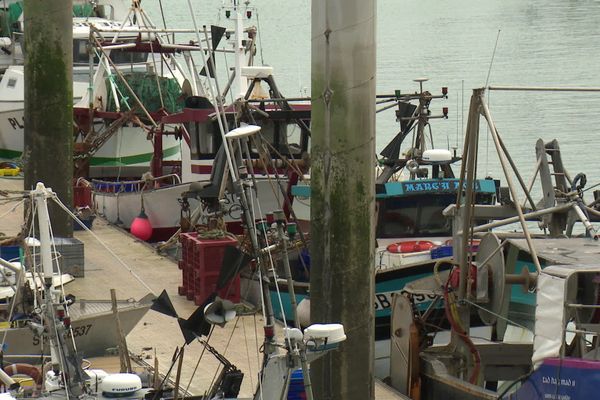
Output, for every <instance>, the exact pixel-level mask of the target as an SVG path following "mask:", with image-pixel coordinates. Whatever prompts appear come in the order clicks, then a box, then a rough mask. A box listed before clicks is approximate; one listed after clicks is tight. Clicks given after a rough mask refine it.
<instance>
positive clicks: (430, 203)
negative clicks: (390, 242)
mask: <svg viewBox="0 0 600 400" xmlns="http://www.w3.org/2000/svg"><path fill="white" fill-rule="evenodd" d="M454 201H456V195H455V194H444V195H441V194H440V195H436V196H433V195H431V194H427V195H424V196H421V197H418V198H417V197H415V196H407V197H398V198H389V199H385V200H382V201H381V203H380V209H379V214H378V219H379V222H378V224H377V229H378V237H381V238H402V237H412V236H448V235H450V234H451V232H452V222H451V220H450V219H448V218H446V217H444V215H443V214H442V211H444V209H445V208H446V207H447V206H448V205H449V204H452V203H453V202H454Z"/></svg>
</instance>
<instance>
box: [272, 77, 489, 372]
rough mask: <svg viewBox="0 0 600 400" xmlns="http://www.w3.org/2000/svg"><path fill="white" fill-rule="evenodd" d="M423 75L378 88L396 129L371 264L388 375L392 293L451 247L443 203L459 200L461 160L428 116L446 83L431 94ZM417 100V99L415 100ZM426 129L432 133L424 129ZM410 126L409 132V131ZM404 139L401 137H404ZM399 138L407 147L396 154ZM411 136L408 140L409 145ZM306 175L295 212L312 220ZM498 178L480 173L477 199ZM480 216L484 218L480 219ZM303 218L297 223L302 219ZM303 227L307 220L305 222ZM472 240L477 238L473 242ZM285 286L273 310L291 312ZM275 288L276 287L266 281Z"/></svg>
mask: <svg viewBox="0 0 600 400" xmlns="http://www.w3.org/2000/svg"><path fill="white" fill-rule="evenodd" d="M425 81H426V79H424V78H420V79H417V80H416V82H417V83H418V84H419V91H417V92H415V93H409V94H402V92H400V91H398V92H397V93H395V94H393V95H386V96H378V99H377V102H378V104H380V105H381V104H382V105H383V106H381V108H380V109H379V111H385V110H388V109H390V108H396V113H395V114H396V119H397V121H398V122H399V125H400V132H399V133H398V134H397V135H396V136H395V137H394V138H393V139H392V141H391V142H390V143H389V144H388V145H387V146H386V147H385V148H384V149H383V150H382V152H381V155H382V158H381V160H379V164H380V166H381V168H379V169H378V177H377V181H376V201H377V204H378V213H377V226H376V239H377V250H376V251H377V253H376V257H375V260H376V263H375V265H374V271H375V298H374V299H373V306H374V308H375V338H376V368H375V370H376V374H377V376H379V377H382V378H383V377H385V376H387V373H388V372H387V371H389V364H388V361H389V359H388V356H389V339H390V311H391V305H392V297H393V296H394V295H395V294H400V293H402V292H403V288H404V286H405V285H406V284H408V283H410V282H411V281H413V280H415V279H419V278H422V277H424V276H427V275H430V274H431V273H432V271H433V267H434V265H435V262H436V260H437V259H439V258H447V257H449V256H451V255H452V243H451V241H450V239H451V237H452V224H451V220H450V219H447V218H446V217H445V216H444V210H445V209H446V208H447V207H448V206H449V205H451V204H453V203H454V202H455V200H456V196H457V194H458V193H459V192H460V191H461V190H460V189H461V187H462V186H461V184H460V179H459V178H458V177H456V176H455V174H454V171H453V165H455V164H456V163H458V162H459V161H461V157H459V156H457V155H456V153H455V151H454V152H452V151H451V150H450V149H440V148H436V147H435V145H434V136H433V134H432V133H431V132H432V130H431V125H430V121H432V120H434V119H445V118H447V115H448V109H447V108H445V107H444V108H442V111H441V112H440V113H439V114H438V113H434V112H432V110H431V108H430V107H431V102H432V101H433V100H443V99H445V98H447V94H448V90H447V88H442V89H441V93H440V94H438V95H434V94H432V93H430V92H429V91H426V90H424V89H423V84H424V82H425ZM413 103H416V104H413ZM428 133H429V134H428ZM411 134H412V138H411ZM408 138H410V141H409V140H406V141H405V139H408ZM403 143H404V144H405V146H404V148H405V149H404V153H403V154H401V149H402V147H403V146H402V145H403ZM406 143H408V145H406ZM307 182H308V179H307V180H305V181H304V182H302V183H299V184H298V185H296V186H294V187H293V188H292V194H293V195H294V196H296V200H295V202H294V209H295V214H296V216H297V217H298V219H299V221H306V222H308V221H310V186H309V184H308V183H307ZM497 185H498V182H496V181H494V180H492V179H479V180H477V181H476V183H475V202H476V203H477V204H480V205H491V204H495V203H496V201H497V193H498V189H497ZM479 222H480V223H481V222H483V220H482V221H479ZM301 224H302V223H301ZM302 225H303V226H304V227H306V226H309V225H310V224H309V223H304V224H302ZM473 245H474V246H476V242H474V243H473ZM297 254H299V256H298V257H297V260H296V261H295V266H296V268H295V269H294V270H295V271H296V275H295V283H294V285H295V292H296V298H297V299H296V300H297V302H302V301H306V300H307V299H309V297H310V296H309V291H310V287H309V283H308V280H309V279H308V278H309V267H310V265H309V263H310V261H309V260H310V256H309V254H308V252H307V251H306V250H303V251H299V252H297ZM279 290H280V291H283V293H284V299H285V301H283V303H282V307H283V308H281V307H279V306H278V304H277V303H275V304H276V309H275V312H276V315H277V317H278V318H281V319H282V320H283V319H286V320H288V321H289V319H290V312H289V311H290V310H289V307H290V302H289V300H290V298H289V297H288V296H287V295H286V291H287V283H286V282H281V284H280V287H279ZM271 293H272V295H273V296H275V295H276V293H277V288H276V287H274V286H271ZM430 302H431V298H429V297H427V296H422V297H420V298H419V301H418V307H420V308H424V307H426V306H427V305H428V304H429V303H430Z"/></svg>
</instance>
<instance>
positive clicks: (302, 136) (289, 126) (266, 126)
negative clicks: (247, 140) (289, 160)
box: [252, 120, 309, 157]
mask: <svg viewBox="0 0 600 400" xmlns="http://www.w3.org/2000/svg"><path fill="white" fill-rule="evenodd" d="M258 125H260V127H261V131H260V133H261V135H262V137H263V139H264V140H266V141H267V142H268V143H269V144H270V145H271V146H272V147H271V148H269V151H271V153H272V154H271V155H272V156H273V157H277V153H279V154H282V155H285V156H297V157H300V156H301V155H302V153H303V152H305V151H308V146H309V139H308V138H309V135H308V133H307V132H306V131H305V130H304V129H303V128H301V127H300V126H299V125H298V124H296V123H295V122H287V121H277V120H263V121H259V122H258ZM273 149H275V150H276V152H275V151H273ZM252 152H253V153H254V154H255V155H257V154H258V151H257V149H256V147H255V146H254V145H253V146H252Z"/></svg>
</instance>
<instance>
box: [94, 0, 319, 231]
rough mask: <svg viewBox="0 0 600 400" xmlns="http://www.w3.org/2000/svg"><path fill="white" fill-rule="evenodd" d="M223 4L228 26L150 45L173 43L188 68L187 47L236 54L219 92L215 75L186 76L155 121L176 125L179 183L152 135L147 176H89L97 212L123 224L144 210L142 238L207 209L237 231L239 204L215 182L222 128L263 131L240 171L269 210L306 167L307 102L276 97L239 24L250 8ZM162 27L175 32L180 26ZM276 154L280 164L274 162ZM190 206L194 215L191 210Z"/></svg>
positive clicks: (268, 71)
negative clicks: (175, 101)
mask: <svg viewBox="0 0 600 400" xmlns="http://www.w3.org/2000/svg"><path fill="white" fill-rule="evenodd" d="M223 9H224V11H225V12H226V13H229V14H226V15H230V16H231V15H233V17H231V20H232V22H233V23H234V24H235V28H234V29H229V30H228V29H226V28H220V27H214V26H213V27H211V29H210V36H209V33H208V28H207V29H206V30H204V31H202V30H199V31H193V30H192V31H191V32H195V33H196V35H197V40H196V42H195V44H193V45H189V44H188V45H185V46H179V45H175V44H169V43H164V42H163V43H162V45H160V46H159V45H158V44H156V45H154V46H153V51H154V52H156V53H158V54H160V53H161V52H162V53H163V54H164V53H167V52H169V49H173V48H177V49H179V50H180V51H181V52H182V53H183V54H185V56H184V57H185V58H186V60H187V62H188V66H189V67H190V68H191V69H192V70H194V71H197V70H198V69H200V68H199V67H198V68H196V67H195V65H194V64H193V58H192V57H191V56H190V55H189V54H188V52H191V51H197V50H202V51H204V50H206V51H209V52H210V54H213V56H212V57H214V54H217V53H220V52H224V53H231V52H233V53H234V56H235V73H234V74H231V75H230V74H229V71H227V76H228V77H229V83H228V85H227V88H226V89H224V90H223V91H221V90H219V87H218V82H217V79H214V80H213V79H210V78H207V79H206V80H205V81H204V82H200V81H199V80H198V79H197V77H195V76H194V75H193V74H189V73H188V74H187V75H185V77H186V79H185V80H184V83H185V88H186V89H185V90H183V88H184V86H182V92H183V93H182V96H183V97H185V105H184V107H183V109H182V110H181V111H180V112H177V113H170V114H169V115H164V116H161V118H160V120H157V123H159V125H161V124H164V125H165V126H167V125H176V126H179V128H176V129H180V130H181V131H182V135H181V136H182V138H183V140H182V148H181V156H182V161H181V166H180V167H181V169H180V176H181V180H180V181H179V180H178V178H177V177H176V176H174V175H173V174H171V173H170V172H171V171H172V170H171V171H170V170H169V167H170V166H171V165H172V164H171V163H169V162H168V161H167V162H165V161H163V159H162V157H161V155H163V154H165V151H164V149H163V146H162V145H161V143H160V141H158V142H157V141H156V140H155V155H156V157H155V158H154V159H153V162H152V169H151V173H152V174H151V176H147V177H145V178H143V179H139V180H137V181H122V180H121V181H108V180H93V181H92V185H93V191H94V201H95V205H96V209H97V211H98V212H99V213H100V214H102V215H104V216H105V217H106V218H107V219H108V220H109V221H110V222H112V223H117V224H121V225H122V226H123V227H125V228H126V229H129V228H131V224H132V223H133V222H134V220H136V218H137V217H139V216H140V214H141V210H142V208H143V210H144V215H145V219H146V220H147V221H148V222H149V224H150V226H151V227H152V234H151V236H149V237H143V239H145V240H150V241H157V240H165V239H167V238H169V237H170V236H171V235H172V234H173V233H174V232H176V231H177V230H178V229H179V228H180V225H181V221H182V219H185V220H187V221H188V222H189V221H190V220H193V219H195V220H196V221H197V220H198V218H199V217H200V216H199V214H200V215H201V216H202V217H205V216H206V215H211V214H212V213H214V212H219V213H221V214H224V217H225V221H226V222H227V224H228V225H233V227H232V229H233V230H234V231H236V227H235V225H237V231H241V230H240V228H239V225H240V205H239V204H237V203H236V201H235V198H234V196H233V195H232V194H231V192H229V194H227V193H226V192H225V191H224V190H223V189H224V187H222V186H221V183H222V181H223V179H222V178H223V176H226V175H224V174H226V172H225V171H224V169H225V163H224V160H223V155H221V156H219V149H220V148H221V146H222V143H223V141H222V139H221V132H222V131H225V132H227V131H228V130H229V129H232V128H234V127H237V126H240V125H243V124H245V123H253V124H256V125H259V126H261V127H262V135H261V136H260V137H257V138H256V139H253V140H254V142H252V143H250V147H251V148H250V150H251V152H252V157H253V161H252V163H249V164H247V165H246V166H245V168H246V170H247V171H248V172H249V173H251V172H257V174H256V175H255V176H256V178H255V179H254V180H253V182H252V184H253V185H254V186H255V187H256V188H255V193H257V194H258V195H259V196H261V197H263V198H262V199H261V203H262V204H263V206H265V207H267V206H268V207H269V209H275V208H281V207H282V205H284V204H285V202H286V201H291V196H289V194H288V191H289V188H288V186H287V185H288V182H290V181H292V182H295V181H296V180H297V177H298V176H301V175H302V170H303V168H306V167H307V165H308V162H307V159H306V154H307V151H308V148H309V141H310V129H309V125H310V105H309V103H307V102H306V101H294V102H292V101H290V100H288V99H285V98H283V96H282V95H281V93H280V92H279V90H278V88H277V86H276V84H275V81H274V78H273V68H271V67H259V66H253V58H254V53H255V51H256V38H257V33H256V28H254V27H252V26H250V27H244V26H243V21H244V20H251V19H250V18H248V17H249V16H251V15H252V10H253V8H252V7H250V6H249V5H248V4H245V5H244V6H236V7H232V6H225V7H223ZM232 11H233V12H232ZM164 31H165V32H172V33H173V34H176V33H178V32H180V31H184V30H182V29H180V30H178V29H172V30H170V29H165V30H164ZM223 35H224V36H225V38H226V40H224V45H223V46H221V45H220V44H219V43H221V41H222V38H223ZM176 37H177V36H176ZM242 43H243V45H242ZM147 47H148V46H147ZM131 50H133V49H123V51H131ZM201 54H204V53H203V52H201ZM203 63H204V70H209V69H211V65H212V64H211V63H212V58H211V57H209V58H208V59H206V58H205V59H204V60H203ZM215 75H216V74H215ZM213 85H214V86H216V87H217V88H216V89H214V90H213V92H209V93H206V92H208V91H207V90H205V89H204V87H205V86H208V87H209V88H211V87H212V86H213ZM267 91H268V92H269V94H268V95H267V94H266V93H267ZM219 93H221V94H220V95H219ZM230 93H231V96H232V97H233V98H234V101H233V102H232V104H230V105H227V106H226V105H224V104H223V103H222V101H221V98H225V97H226V96H229V94H230ZM211 99H216V100H211ZM163 137H164V135H163ZM278 157H283V158H285V159H286V160H287V161H279V162H278V163H277V162H276V161H273V158H278ZM288 178H289V179H288ZM217 198H220V203H218V204H217V203H215V200H216V199H217ZM286 199H287V200H286ZM201 207H202V208H203V209H202V210H200V209H201ZM286 208H290V207H286ZM194 210H200V211H201V212H199V211H198V212H196V213H195V212H194ZM194 213H195V216H194V217H193V216H192V214H194ZM263 217H264V215H263Z"/></svg>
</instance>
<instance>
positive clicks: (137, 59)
mask: <svg viewBox="0 0 600 400" xmlns="http://www.w3.org/2000/svg"><path fill="white" fill-rule="evenodd" d="M110 59H111V60H112V61H113V62H114V63H115V64H117V65H119V64H139V63H145V62H146V61H147V60H148V53H138V52H130V51H123V50H113V51H111V52H110Z"/></svg>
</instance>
